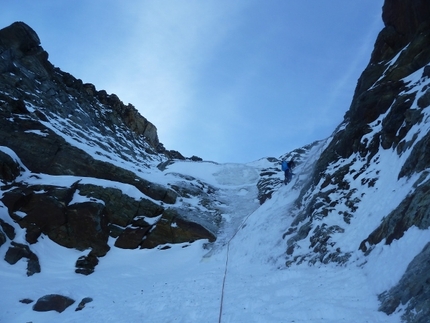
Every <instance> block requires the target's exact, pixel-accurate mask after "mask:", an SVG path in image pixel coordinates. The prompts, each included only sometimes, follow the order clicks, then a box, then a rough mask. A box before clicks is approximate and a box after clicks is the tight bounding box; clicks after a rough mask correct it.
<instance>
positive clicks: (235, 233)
mask: <svg viewBox="0 0 430 323" xmlns="http://www.w3.org/2000/svg"><path fill="white" fill-rule="evenodd" d="M323 148H324V145H321V147H319V150H318V154H320V153H321V151H322V149H323ZM308 163H309V159H307V160H306V161H305V163H304V164H303V165H302V167H301V172H300V174H298V176H297V178H296V180H295V182H294V184H293V187H294V186H295V185H297V183H298V181H299V177H300V175H301V174H302V173H303V171H304V169H305V167H306V166H307V165H308ZM308 171H309V170H308ZM254 212H255V210H254V211H253V212H251V213H249V214H248V215H247V216H246V217H245V219H244V220H243V221H242V223H241V224H240V225H239V227H238V229H237V230H236V231H235V232H234V234H233V235H232V236H231V238H230V239H229V240H228V241H227V242H226V243H225V244H224V245H223V247H224V246H227V255H226V259H225V268H224V277H223V280H222V288H221V299H220V307H219V317H218V323H221V321H222V314H223V305H224V294H225V281H226V279H227V272H228V260H229V254H230V242H231V241H232V240H233V239H234V237H236V235H237V233H238V232H239V231H240V230H241V229H242V228H243V227H244V224H245V223H246V222H247V221H248V219H249V217H250V216H251V215H252V214H253V213H254Z"/></svg>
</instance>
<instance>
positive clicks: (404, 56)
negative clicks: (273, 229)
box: [285, 0, 430, 322]
mask: <svg viewBox="0 0 430 323" xmlns="http://www.w3.org/2000/svg"><path fill="white" fill-rule="evenodd" d="M382 17H383V20H384V23H385V27H384V29H383V30H382V31H381V32H380V34H379V36H378V38H377V40H376V43H375V47H374V50H373V53H372V55H371V59H370V62H369V65H368V66H367V68H366V69H365V71H364V72H363V73H362V75H361V77H360V79H359V80H358V84H357V87H356V90H355V93H354V97H353V100H352V103H351V107H350V109H349V110H348V112H347V113H346V114H345V117H344V121H343V122H342V124H341V125H340V126H339V127H338V128H337V129H336V131H335V132H334V133H333V135H332V137H331V138H329V139H328V142H327V146H326V149H325V150H324V151H323V152H322V154H321V156H320V158H319V159H318V160H317V162H316V163H315V168H314V172H313V175H312V178H311V181H310V182H309V183H308V184H307V185H306V186H305V187H304V188H303V189H302V192H301V195H300V198H299V199H298V200H297V201H296V206H295V209H294V210H292V212H293V214H294V215H295V221H294V223H293V226H292V227H291V228H290V229H289V230H288V231H287V232H286V233H285V239H286V242H287V265H289V266H290V265H292V264H295V263H302V262H309V263H310V264H317V263H324V264H326V263H329V262H336V263H338V264H341V265H346V264H350V263H351V262H354V261H355V259H354V258H353V255H355V252H356V250H357V249H360V250H361V251H362V252H363V255H369V254H371V253H372V251H373V250H374V249H375V247H377V245H380V244H391V243H392V241H394V240H399V239H402V237H403V236H404V234H405V233H406V232H407V231H408V230H409V229H410V228H411V227H413V226H415V227H418V228H419V229H421V230H428V229H429V227H430V212H429V210H430V199H429V197H428V190H429V187H430V179H429V167H430V156H429V150H428V147H429V143H430V111H429V105H430V99H429V98H430V65H429V64H430V19H429V17H430V4H429V3H428V2H427V1H421V0H410V1H397V0H386V1H385V3H384V7H383V14H382ZM387 165H390V167H389V169H388V167H387ZM386 186H388V187H386ZM400 188H403V189H404V193H402V194H403V200H398V201H392V203H393V204H394V203H395V204H394V205H393V211H392V212H390V213H389V214H371V215H369V214H366V212H369V211H368V209H367V208H364V205H369V203H375V202H376V203H378V202H379V203H382V201H383V199H386V200H390V197H389V195H390V194H392V192H394V191H398V190H400ZM407 188H408V189H407ZM384 192H385V193H384ZM378 194H379V195H378ZM372 195H374V196H380V200H379V201H373V200H372ZM370 201H372V202H370ZM370 216H373V217H377V218H379V219H380V221H379V223H378V221H377V220H373V219H371V218H370ZM363 218H368V219H369V221H372V223H375V224H374V226H373V229H372V230H373V231H369V232H363V233H362V234H363V240H362V241H356V242H355V244H354V248H352V249H351V247H350V245H348V244H342V242H341V240H342V239H341V238H340V237H344V236H345V235H347V234H348V231H350V230H353V227H351V226H354V225H356V226H357V228H358V227H359V226H358V224H357V223H364V220H363ZM373 221H375V222H373ZM343 239H345V238H343ZM426 254H428V246H426V247H425V248H424V250H423V251H422V253H421V254H419V255H417V256H416V258H415V259H414V261H412V262H411V263H410V265H409V267H408V269H407V271H406V272H405V274H404V276H403V278H402V279H401V281H400V282H399V283H398V285H397V286H394V287H393V289H392V290H390V291H386V292H384V293H383V294H381V295H380V300H381V307H380V310H381V311H384V312H386V313H387V314H391V313H393V312H394V311H396V310H403V311H404V314H403V319H404V320H405V321H407V322H427V321H428V317H429V316H430V310H429V307H428V295H429V293H430V283H429V282H430V275H429V272H428V271H425V270H424V268H427V267H428V264H427V260H426V259H427V257H426V256H425V255H426ZM354 257H355V256H354ZM417 272H419V273H420V275H422V276H420V278H418V276H419V275H418V274H417ZM426 304H427V305H426ZM400 305H403V307H404V308H403V309H401V308H400V307H399V306H400Z"/></svg>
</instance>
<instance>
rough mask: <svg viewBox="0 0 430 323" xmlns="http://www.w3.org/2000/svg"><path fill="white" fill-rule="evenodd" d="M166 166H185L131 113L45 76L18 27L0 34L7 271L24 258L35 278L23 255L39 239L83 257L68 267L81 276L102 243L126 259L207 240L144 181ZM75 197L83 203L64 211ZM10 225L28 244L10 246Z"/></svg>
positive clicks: (30, 40) (166, 192)
mask: <svg viewBox="0 0 430 323" xmlns="http://www.w3.org/2000/svg"><path fill="white" fill-rule="evenodd" d="M171 158H179V159H184V157H183V156H182V155H181V154H180V153H178V152H175V151H168V150H166V149H164V147H163V145H162V144H160V142H159V140H158V136H157V130H156V127H155V126H154V125H153V124H152V123H150V122H149V121H148V120H146V119H145V118H144V117H143V116H141V115H140V114H139V113H138V111H137V110H136V109H135V108H134V107H133V106H132V105H131V104H128V105H125V104H123V103H122V102H121V101H120V99H119V98H118V97H117V96H116V95H115V94H107V93H106V91H103V90H101V91H98V90H96V88H95V86H94V85H92V84H88V83H83V82H82V81H81V80H79V79H76V78H75V77H74V76H72V75H70V74H68V73H66V72H63V71H61V70H60V69H59V68H56V67H54V66H53V65H52V64H51V63H50V62H49V61H48V54H47V52H46V51H44V50H43V48H42V47H41V46H40V40H39V37H38V36H37V34H36V33H35V32H34V31H33V30H32V29H31V28H30V27H29V26H27V25H26V24H25V23H22V22H16V23H13V24H12V25H11V26H9V27H6V28H4V29H2V30H0V188H1V190H2V193H1V194H0V201H1V202H0V211H1V214H0V215H2V216H1V217H0V245H2V244H4V243H5V242H6V241H8V240H10V248H9V250H8V252H7V257H6V261H8V262H9V263H16V262H17V261H18V260H19V259H21V258H27V259H28V267H29V268H28V274H29V275H31V274H34V273H35V272H38V271H40V267H39V266H38V265H37V261H36V260H37V259H35V258H37V257H36V255H35V254H34V253H32V252H31V245H32V244H34V243H37V242H38V240H39V239H40V237H41V236H42V235H46V236H48V237H49V238H50V239H51V240H53V241H55V242H56V243H58V244H60V245H62V246H65V247H68V248H76V249H79V250H87V249H88V250H89V254H88V255H87V256H86V257H84V258H82V259H79V260H78V261H77V263H76V267H77V269H76V271H77V272H79V273H84V274H88V273H91V272H92V270H93V269H94V266H95V265H96V264H97V261H98V260H97V258H98V257H101V256H104V255H105V254H106V253H107V252H108V250H109V248H110V247H109V246H108V239H109V237H112V238H114V239H116V242H115V246H117V247H120V248H129V249H130V248H131V249H132V248H138V247H141V248H153V247H156V246H158V245H163V244H166V243H177V242H186V241H193V240H196V239H209V240H214V239H215V237H214V234H213V233H212V232H210V231H208V230H207V229H205V228H204V227H203V226H201V225H200V224H197V223H194V222H192V221H189V220H187V219H185V218H184V217H182V216H180V215H179V212H178V210H177V209H176V208H175V207H174V206H173V205H174V204H175V203H176V201H177V197H178V196H179V195H180V193H179V194H178V193H177V192H176V191H174V190H173V189H171V188H170V187H168V186H164V185H160V184H157V183H154V182H152V181H150V180H147V179H145V176H144V173H145V169H149V168H155V166H156V165H157V164H160V163H165V162H167V161H168V160H169V159H171ZM137 174H139V175H137ZM50 176H53V177H50ZM56 176H57V177H56ZM61 176H70V177H69V178H73V181H72V183H70V184H64V183H65V182H64V177H61ZM48 178H50V179H48ZM87 178H92V179H96V180H98V182H97V181H94V180H93V181H92V182H91V183H90V182H88V181H87V182H85V179H87ZM30 179H33V181H32V180H30ZM47 179H48V180H47ZM34 180H36V182H37V184H36V183H35V182H34ZM102 181H108V182H102ZM66 182H67V180H66ZM103 183H107V184H103ZM109 183H110V184H109ZM124 185H126V186H124ZM121 187H128V188H127V190H131V191H133V190H136V192H138V193H134V194H127V193H124V190H122V189H120V188H121ZM136 194H137V195H138V196H139V197H136ZM79 196H80V197H85V200H84V201H80V202H78V203H76V202H73V203H71V201H72V200H73V198H74V197H79ZM6 210H7V211H6ZM4 214H8V216H5V215H4ZM13 222H15V223H18V224H19V227H20V229H22V230H24V231H25V242H26V243H27V244H23V243H16V242H15V241H14V239H15V236H16V235H17V232H16V230H15V229H14V227H13V225H12V224H13ZM173 224H175V225H174V226H173Z"/></svg>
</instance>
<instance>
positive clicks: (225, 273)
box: [218, 241, 230, 323]
mask: <svg viewBox="0 0 430 323" xmlns="http://www.w3.org/2000/svg"><path fill="white" fill-rule="evenodd" d="M229 252H230V241H229V242H228V243H227V257H226V259H225V269H224V277H223V279H222V288H221V300H220V306H219V318H218V323H221V318H222V310H223V308H222V307H223V304H224V287H225V279H226V277H227V268H228V254H229Z"/></svg>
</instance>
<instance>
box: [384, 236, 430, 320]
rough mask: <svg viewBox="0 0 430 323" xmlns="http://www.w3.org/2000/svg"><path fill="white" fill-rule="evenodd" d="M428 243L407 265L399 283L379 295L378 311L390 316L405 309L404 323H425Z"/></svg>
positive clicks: (429, 298)
mask: <svg viewBox="0 0 430 323" xmlns="http://www.w3.org/2000/svg"><path fill="white" fill-rule="evenodd" d="M429 259H430V243H428V244H427V245H426V246H425V247H424V249H423V250H422V251H421V253H419V254H418V255H417V256H416V257H415V258H414V259H413V260H412V261H411V263H410V264H409V265H408V268H407V269H406V272H405V273H404V275H403V277H402V278H401V279H400V281H399V283H398V284H397V285H396V286H395V287H393V288H392V289H390V290H389V291H386V292H384V293H382V294H381V295H379V300H380V301H381V306H380V308H379V310H380V311H383V312H385V313H387V314H388V315H389V314H392V313H394V311H395V310H396V309H397V308H398V307H399V306H400V305H401V306H404V307H405V311H404V314H403V315H402V319H403V320H404V321H406V322H416V323H426V322H428V320H429V308H430V262H429Z"/></svg>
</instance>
